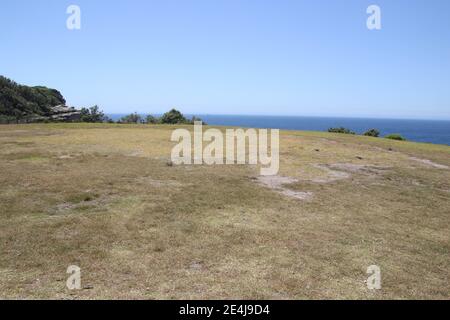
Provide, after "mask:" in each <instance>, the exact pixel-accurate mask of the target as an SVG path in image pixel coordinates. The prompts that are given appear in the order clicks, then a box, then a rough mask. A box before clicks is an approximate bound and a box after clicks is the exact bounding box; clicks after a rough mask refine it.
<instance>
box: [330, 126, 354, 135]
mask: <svg viewBox="0 0 450 320" xmlns="http://www.w3.org/2000/svg"><path fill="white" fill-rule="evenodd" d="M328 132H332V133H344V134H355V133H354V132H353V131H351V130H350V129H347V128H344V127H339V128H330V129H328Z"/></svg>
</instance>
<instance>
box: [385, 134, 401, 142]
mask: <svg viewBox="0 0 450 320" xmlns="http://www.w3.org/2000/svg"><path fill="white" fill-rule="evenodd" d="M385 138H386V139H391V140H399V141H406V139H405V138H403V137H402V136H401V135H399V134H397V133H394V134H389V135H387V136H386V137H385Z"/></svg>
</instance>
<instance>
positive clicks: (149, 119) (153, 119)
mask: <svg viewBox="0 0 450 320" xmlns="http://www.w3.org/2000/svg"><path fill="white" fill-rule="evenodd" d="M145 120H146V122H147V123H150V124H157V123H158V122H159V119H158V118H156V117H154V116H152V115H151V114H149V115H148V116H147V118H145Z"/></svg>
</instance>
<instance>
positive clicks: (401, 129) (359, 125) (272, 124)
mask: <svg viewBox="0 0 450 320" xmlns="http://www.w3.org/2000/svg"><path fill="white" fill-rule="evenodd" d="M108 116H109V117H111V118H112V119H113V120H118V119H120V118H121V117H122V116H124V114H109V115H108ZM197 116H198V117H200V118H201V119H202V120H203V121H205V122H206V123H208V124H209V125H218V126H219V125H223V126H237V127H251V128H270V129H284V130H308V131H327V130H328V128H331V127H345V128H349V129H350V130H352V131H355V132H356V133H359V134H361V133H363V132H365V131H367V130H369V129H372V128H375V129H378V130H379V131H380V132H381V136H384V135H387V134H391V133H398V134H401V135H402V136H403V137H405V138H406V139H407V140H410V141H417V142H427V143H435V144H445V145H450V121H445V120H442V121H440V120H399V119H371V118H367V119H365V118H325V117H299V116H242V115H206V114H205V115H201V114H200V115H197ZM187 117H191V116H190V115H187Z"/></svg>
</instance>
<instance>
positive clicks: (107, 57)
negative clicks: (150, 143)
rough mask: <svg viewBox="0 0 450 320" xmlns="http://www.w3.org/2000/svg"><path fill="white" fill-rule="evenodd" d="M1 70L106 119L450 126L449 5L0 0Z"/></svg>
mask: <svg viewBox="0 0 450 320" xmlns="http://www.w3.org/2000/svg"><path fill="white" fill-rule="evenodd" d="M71 4H76V5H78V6H79V7H80V8H81V30H68V29H67V27H66V20H67V18H68V16H69V15H68V14H66V9H67V7H68V6H69V5H71ZM371 4H376V5H378V6H379V7H380V8H381V14H382V16H381V19H382V20H381V21H382V29H381V30H372V31H371V30H368V29H367V27H366V20H367V18H368V16H369V15H368V14H367V13H366V9H367V7H368V6H369V5H371ZM0 74H2V75H4V76H7V77H9V78H12V79H13V80H15V81H17V82H19V83H23V84H27V85H46V86H49V87H54V88H56V89H58V90H60V91H61V92H62V93H63V95H64V96H65V97H66V99H67V100H68V103H69V104H70V105H74V106H77V107H82V106H91V105H94V104H98V105H100V106H101V108H102V109H103V110H104V111H106V112H108V113H126V112H134V111H136V112H141V113H161V112H164V111H167V110H168V109H169V108H171V107H177V108H179V109H180V110H181V111H182V112H184V113H197V114H205V113H208V114H258V115H261V114H266V115H318V116H352V117H365V116H368V117H382V118H383V117H384V118H385V117H393V118H424V119H450V1H449V0H431V1H430V0H428V1H426V0H370V1H366V0H308V1H306V0H292V1H286V0H271V1H267V0H177V1H175V0H158V1H154V0H110V1H106V0H71V1H66V0H33V1H29V0H1V2H0Z"/></svg>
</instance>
